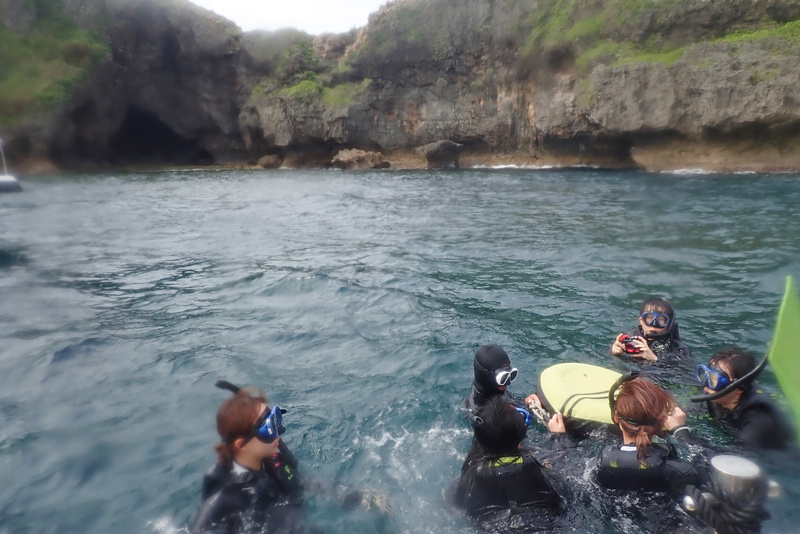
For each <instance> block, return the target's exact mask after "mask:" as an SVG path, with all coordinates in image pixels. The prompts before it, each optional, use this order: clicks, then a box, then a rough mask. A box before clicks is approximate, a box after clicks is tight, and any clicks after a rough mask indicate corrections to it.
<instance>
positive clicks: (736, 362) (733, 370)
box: [710, 345, 756, 380]
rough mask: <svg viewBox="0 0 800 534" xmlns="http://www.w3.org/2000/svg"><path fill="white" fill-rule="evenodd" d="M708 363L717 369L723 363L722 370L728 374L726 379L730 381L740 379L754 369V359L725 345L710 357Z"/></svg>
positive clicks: (745, 352) (737, 349) (740, 349)
mask: <svg viewBox="0 0 800 534" xmlns="http://www.w3.org/2000/svg"><path fill="white" fill-rule="evenodd" d="M710 362H711V363H712V364H714V365H716V366H717V367H719V366H720V364H721V363H724V364H725V369H724V370H725V371H726V372H727V373H728V375H729V376H728V378H730V379H731V380H736V379H737V378H742V377H743V376H744V375H746V374H747V373H749V372H750V371H752V370H753V369H755V368H756V359H755V357H754V356H753V355H752V354H751V353H749V352H747V351H746V350H744V349H743V348H741V347H737V346H736V345H725V346H724V347H722V348H721V349H719V350H718V351H717V352H716V354H714V355H713V356H712V357H711V360H710Z"/></svg>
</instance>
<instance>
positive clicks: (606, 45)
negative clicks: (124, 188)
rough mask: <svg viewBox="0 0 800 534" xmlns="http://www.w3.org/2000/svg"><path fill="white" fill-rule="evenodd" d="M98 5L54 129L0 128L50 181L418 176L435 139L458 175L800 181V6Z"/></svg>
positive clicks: (606, 1) (789, 0)
mask: <svg viewBox="0 0 800 534" xmlns="http://www.w3.org/2000/svg"><path fill="white" fill-rule="evenodd" d="M64 1H66V0H64ZM5 2H6V3H8V2H9V0H5ZM20 2H21V0H17V4H20ZM97 2H98V4H97V5H98V6H100V7H99V8H98V10H96V11H93V12H92V13H90V14H89V15H87V14H85V13H84V14H83V15H82V16H83V19H82V20H81V24H84V25H85V24H89V22H87V20H89V21H93V22H92V23H94V24H98V21H99V20H102V24H103V29H104V36H105V39H106V41H107V43H108V44H109V46H110V50H111V52H110V54H109V57H108V58H107V59H106V60H105V61H103V62H101V63H100V64H99V65H97V67H96V68H94V69H93V70H92V71H91V74H90V76H89V78H88V80H87V81H86V82H85V83H84V84H82V85H81V86H80V87H79V88H78V89H76V90H75V91H74V92H73V93H72V94H71V96H70V98H69V100H68V101H67V102H65V103H64V104H63V105H62V106H60V107H59V108H57V110H56V111H55V112H54V113H53V114H52V115H51V117H50V119H49V120H48V121H47V122H46V124H47V126H46V127H43V128H40V129H38V130H31V129H25V128H22V127H17V128H10V129H9V128H6V130H8V131H7V132H2V129H3V127H2V126H0V134H2V133H5V135H6V136H8V135H9V133H10V134H12V136H14V135H16V137H18V138H19V137H21V136H22V137H24V136H28V137H29V138H31V139H30V140H29V142H27V143H26V144H22V143H18V144H17V146H26V147H28V152H27V155H28V156H29V157H30V158H36V157H44V158H49V159H50V160H52V161H53V162H54V163H55V164H56V165H58V166H59V167H61V168H74V167H85V166H87V165H95V166H96V165H142V164H151V165H164V164H208V163H248V162H250V163H255V162H256V161H258V160H259V158H261V157H262V156H265V155H270V156H272V158H270V160H271V161H280V162H282V163H283V165H289V166H328V165H330V164H331V162H332V161H333V158H334V157H335V156H336V154H337V153H338V152H339V151H341V150H344V149H360V150H366V151H374V152H380V153H382V154H383V155H384V156H385V157H386V158H387V159H388V161H389V162H391V164H393V165H394V166H397V165H411V166H423V165H424V164H425V162H424V159H422V158H421V156H420V155H419V153H417V152H415V151H414V149H415V148H417V147H420V146H423V145H427V144H429V143H432V142H435V141H442V140H446V141H452V142H454V143H458V144H459V145H461V147H460V150H461V161H462V164H467V165H469V164H477V163H482V164H485V163H517V164H529V165H542V164H557V165H571V164H593V165H602V166H639V167H644V168H648V169H673V168H687V167H700V168H708V169H715V170H745V169H748V170H749V169H752V170H797V169H800V135H798V133H800V106H798V102H799V101H800V88H798V86H797V84H796V80H797V77H798V73H800V65H798V62H800V54H798V52H800V0H780V1H779V0H756V1H753V0H748V1H744V0H602V1H601V0H582V1H573V0H538V1H533V0H528V1H523V0H460V1H459V2H457V3H452V2H447V1H446V0H396V1H394V2H392V3H389V4H387V5H385V6H384V7H383V8H382V9H381V10H380V11H379V12H377V13H375V14H373V16H372V17H371V18H370V21H369V23H368V25H367V26H366V27H364V28H362V29H360V30H358V31H354V32H350V33H348V34H343V35H323V36H319V37H316V38H312V37H310V36H307V35H304V34H302V33H300V32H291V31H289V32H278V33H265V32H253V33H246V34H243V33H241V32H240V31H239V30H238V28H236V27H235V26H233V25H232V24H230V23H229V22H227V21H225V20H221V19H219V18H218V17H216V16H214V15H213V14H210V13H209V12H207V11H205V10H202V9H200V8H195V7H193V6H192V5H190V4H188V3H186V2H183V1H180V0H172V1H168V0H160V1H159V0H141V1H133V0H105V1H102V0H97ZM12 3H14V2H12ZM23 3H24V2H23ZM8 13H9V10H8V9H7V8H6V9H5V16H4V8H3V4H2V3H0V20H2V21H3V23H4V24H6V25H7V24H8V22H7V21H8V19H9V16H8ZM15 13H16V15H15V17H16V19H18V20H19V19H20V17H21V15H20V13H22V14H24V10H20V9H17V10H16V12H15ZM23 18H24V17H23ZM31 147H33V148H31ZM36 147H40V149H39V150H38V152H37V149H36ZM17 152H18V153H17V154H16V155H15V157H16V158H17V160H18V161H20V160H21V159H22V156H23V155H24V154H22V152H23V151H22V150H18V151H17Z"/></svg>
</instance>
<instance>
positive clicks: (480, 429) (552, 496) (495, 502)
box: [447, 395, 561, 532]
mask: <svg viewBox="0 0 800 534" xmlns="http://www.w3.org/2000/svg"><path fill="white" fill-rule="evenodd" d="M530 420H531V414H530V413H528V412H527V411H526V410H525V409H523V408H519V407H516V406H513V405H511V404H509V403H507V402H505V400H504V399H503V397H502V396H499V395H495V396H492V397H491V398H489V399H487V401H486V402H485V403H484V404H483V406H481V408H480V409H478V411H477V413H476V415H475V417H474V418H473V423H472V426H473V429H474V433H475V439H474V440H473V442H472V447H471V448H470V450H469V452H468V453H467V457H466V459H465V460H464V465H463V467H462V468H461V477H460V478H459V479H458V480H457V481H456V482H454V483H453V484H452V485H451V486H450V488H449V490H448V492H447V500H448V502H449V503H450V504H452V505H453V506H455V507H456V508H458V509H462V510H464V511H465V512H466V514H467V515H468V516H469V517H471V518H472V519H473V520H475V521H477V522H478V523H479V525H480V526H482V527H483V528H485V529H487V530H491V531H493V532H501V531H502V532H504V531H506V530H507V529H508V527H509V526H511V525H516V527H515V528H519V527H520V525H524V526H525V527H527V528H528V530H526V531H532V529H533V527H538V528H545V527H548V526H549V525H551V523H552V520H553V518H554V517H555V515H556V514H557V513H558V512H559V509H560V504H561V497H560V496H559V493H558V492H557V491H556V490H555V488H554V486H553V483H552V481H551V479H550V476H549V475H548V474H547V473H546V472H545V469H544V467H542V465H541V464H540V463H539V462H538V461H537V460H536V458H535V457H534V456H533V453H532V452H531V451H530V450H528V449H525V448H522V447H521V443H522V440H523V439H524V438H525V434H526V431H527V427H528V424H529V423H530ZM546 530H548V531H549V528H547V529H546ZM536 531H537V532H538V531H539V530H536Z"/></svg>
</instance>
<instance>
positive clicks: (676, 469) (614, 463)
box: [596, 377, 708, 492]
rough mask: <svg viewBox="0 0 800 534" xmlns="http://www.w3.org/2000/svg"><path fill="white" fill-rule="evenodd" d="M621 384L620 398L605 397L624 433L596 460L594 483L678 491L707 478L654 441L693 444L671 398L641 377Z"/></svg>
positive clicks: (697, 467)
mask: <svg viewBox="0 0 800 534" xmlns="http://www.w3.org/2000/svg"><path fill="white" fill-rule="evenodd" d="M626 378H629V377H624V378H623V379H621V380H620V381H621V382H622V385H621V386H619V395H617V397H616V399H614V397H613V392H612V393H611V394H610V396H609V401H610V403H611V405H612V406H611V411H612V414H613V419H614V422H615V423H616V424H617V425H618V427H619V429H620V431H621V432H622V444H621V445H609V446H606V447H605V448H604V449H603V450H602V451H601V452H600V457H599V458H598V461H597V472H596V480H597V482H598V484H600V485H601V486H603V487H606V488H610V489H621V490H629V491H674V492H675V491H682V490H683V489H684V488H685V487H686V486H687V485H688V484H699V483H701V482H703V481H705V480H706V479H707V478H708V474H707V471H706V470H705V469H704V467H703V466H701V465H697V464H695V463H690V462H686V461H684V460H681V459H680V458H679V457H678V455H677V452H676V449H675V447H674V446H673V445H672V444H671V443H669V442H668V441H660V442H655V441H654V438H655V437H656V436H659V435H661V434H662V433H664V432H669V433H670V435H671V437H673V438H675V439H677V440H681V441H684V442H692V441H694V440H693V439H692V436H691V433H690V432H689V429H688V427H687V426H686V414H685V413H684V412H683V410H681V409H680V407H679V406H678V405H677V403H676V402H675V399H673V398H672V395H670V394H669V393H667V392H666V391H664V390H663V389H661V388H660V387H658V386H657V385H655V384H654V383H652V382H650V381H648V380H645V379H643V378H633V379H629V380H626Z"/></svg>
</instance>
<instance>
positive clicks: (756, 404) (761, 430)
mask: <svg viewBox="0 0 800 534" xmlns="http://www.w3.org/2000/svg"><path fill="white" fill-rule="evenodd" d="M706 404H707V405H708V413H709V414H710V415H711V416H712V417H713V418H714V421H716V422H717V423H718V424H719V425H720V426H721V427H722V429H723V430H724V431H725V432H726V433H727V434H730V435H732V436H734V437H735V438H736V440H737V441H739V442H741V443H743V444H745V445H753V446H756V447H762V448H765V449H782V448H786V447H787V446H788V445H789V444H790V443H791V442H792V441H794V437H795V434H794V430H793V429H792V427H791V426H790V425H789V423H788V422H787V420H786V418H785V417H784V416H783V414H782V413H781V412H780V411H779V410H778V408H777V407H776V406H775V404H774V403H773V402H772V399H770V398H769V396H768V395H766V394H765V393H764V392H762V391H761V390H759V389H758V388H757V387H756V386H750V387H748V388H747V389H745V391H744V393H743V394H742V396H741V398H740V399H739V404H737V405H736V408H734V409H733V410H728V409H727V408H724V407H722V406H720V405H719V404H716V403H713V402H711V401H707V403H706Z"/></svg>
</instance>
